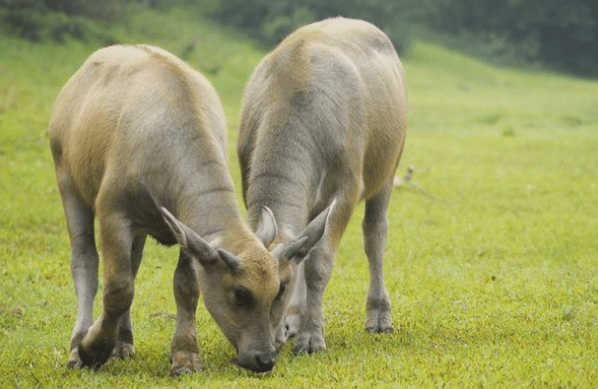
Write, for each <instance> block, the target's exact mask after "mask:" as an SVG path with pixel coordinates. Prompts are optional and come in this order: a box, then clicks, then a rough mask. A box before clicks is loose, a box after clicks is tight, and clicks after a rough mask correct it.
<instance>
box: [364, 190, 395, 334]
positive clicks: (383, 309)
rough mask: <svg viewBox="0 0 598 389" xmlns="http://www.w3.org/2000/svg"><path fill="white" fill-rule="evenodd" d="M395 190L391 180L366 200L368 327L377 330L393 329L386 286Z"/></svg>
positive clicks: (385, 331)
mask: <svg viewBox="0 0 598 389" xmlns="http://www.w3.org/2000/svg"><path fill="white" fill-rule="evenodd" d="M391 193H392V183H388V184H387V185H385V186H384V188H383V189H382V190H381V191H380V193H378V194H377V195H376V196H374V197H372V198H371V199H368V200H366V203H365V215H364V218H363V223H362V227H363V237H364V246H365V253H366V255H367V257H368V261H369V264H370V288H369V291H368V297H367V304H366V311H367V318H366V324H365V327H366V330H367V331H368V332H374V333H390V332H392V331H393V327H392V317H391V312H390V300H389V298H388V293H387V291H386V288H385V287H384V248H385V246H386V236H387V231H388V221H387V219H386V210H387V208H388V203H389V200H390V195H391Z"/></svg>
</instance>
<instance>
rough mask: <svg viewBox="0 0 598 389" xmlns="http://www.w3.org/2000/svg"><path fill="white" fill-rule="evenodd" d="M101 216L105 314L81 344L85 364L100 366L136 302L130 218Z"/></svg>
mask: <svg viewBox="0 0 598 389" xmlns="http://www.w3.org/2000/svg"><path fill="white" fill-rule="evenodd" d="M98 214H100V215H102V217H100V218H99V226H100V237H101V240H102V254H103V258H104V296H103V302H104V306H103V313H102V315H101V316H100V318H98V320H96V322H95V323H94V324H93V325H92V326H91V327H90V328H89V331H88V332H87V335H85V337H84V338H83V340H82V341H81V344H80V345H79V357H80V358H81V361H82V363H83V365H85V366H92V367H99V366H101V365H102V364H104V363H105V362H106V361H107V360H108V359H109V358H110V356H111V355H112V351H113V349H114V347H115V346H116V343H117V340H118V335H119V334H118V330H119V323H120V319H121V317H122V316H123V315H124V314H125V313H126V312H128V310H129V308H130V306H131V303H132V302H133V294H134V284H133V283H134V280H133V271H132V266H131V252H132V246H133V238H134V236H133V233H132V231H131V225H130V221H129V220H128V219H127V218H126V217H125V216H124V215H123V214H121V213H119V212H114V211H112V212H107V213H102V212H100V211H98Z"/></svg>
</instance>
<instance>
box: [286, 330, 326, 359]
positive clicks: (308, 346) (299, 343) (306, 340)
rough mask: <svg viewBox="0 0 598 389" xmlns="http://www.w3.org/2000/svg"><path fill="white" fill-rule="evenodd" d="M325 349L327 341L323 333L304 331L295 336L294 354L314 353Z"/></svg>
mask: <svg viewBox="0 0 598 389" xmlns="http://www.w3.org/2000/svg"><path fill="white" fill-rule="evenodd" d="M318 332H321V331H318ZM324 350H326V342H325V341H324V335H322V334H321V333H313V334H306V333H303V334H299V335H298V336H296V337H295V347H294V348H293V354H294V355H299V354H312V353H315V352H318V351H324Z"/></svg>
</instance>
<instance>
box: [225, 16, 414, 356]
mask: <svg viewBox="0 0 598 389" xmlns="http://www.w3.org/2000/svg"><path fill="white" fill-rule="evenodd" d="M406 114H407V108H406V92H405V77H404V72H403V67H402V65H401V62H400V61H399V58H398V56H397V53H396V52H395V49H394V47H393V45H392V43H391V42H390V40H389V39H388V37H387V36H386V35H385V34H384V33H383V32H382V31H380V30H379V29H378V28H376V27H375V26H373V25H372V24H370V23H367V22H364V21H360V20H352V19H345V18H332V19H327V20H324V21H321V22H318V23H313V24H310V25H308V26H305V27H302V28H299V29H298V30H296V31H295V32H293V33H292V34H290V35H289V36H288V37H287V38H285V39H284V40H283V41H282V42H281V43H280V44H279V45H278V46H277V47H276V48H275V49H274V50H273V51H272V52H271V53H270V54H269V55H268V56H266V57H265V58H264V60H263V61H262V62H261V63H260V64H259V65H258V67H257V68H256V70H255V71H254V74H253V76H252V78H251V80H250V81H249V85H248V87H247V90H246V93H245V99H244V106H243V112H242V116H241V124H240V130H239V138H238V145H237V147H238V149H237V151H238V154H239V159H240V163H241V169H242V170H241V171H242V178H243V196H244V200H245V204H246V206H247V209H248V213H249V224H250V225H251V226H252V228H253V229H254V230H255V231H256V232H257V234H258V235H262V237H263V238H264V241H265V242H266V243H269V242H268V240H267V239H265V236H264V235H263V234H262V232H263V231H268V230H273V229H274V228H275V227H276V228H277V234H276V237H275V239H274V240H273V242H270V243H271V244H278V243H280V242H282V243H284V244H289V242H294V241H297V239H300V238H301V234H302V231H303V230H304V228H305V226H306V225H308V224H309V223H310V222H311V221H312V220H315V219H314V218H316V216H317V215H319V214H320V213H321V212H322V211H323V210H325V209H327V208H328V207H330V214H329V216H328V224H327V226H326V229H325V232H324V236H323V237H322V239H321V240H320V241H319V242H317V244H316V245H315V246H314V247H313V249H312V250H311V251H309V252H306V251H299V252H298V253H297V255H294V256H292V257H291V256H287V257H291V258H289V259H288V260H281V261H280V265H279V270H278V272H279V277H280V280H281V292H280V294H281V296H280V298H281V299H282V300H283V307H285V308H286V313H285V318H284V321H283V322H281V323H277V324H280V325H279V328H278V334H277V340H278V341H279V342H284V341H285V340H286V338H287V337H293V336H294V337H295V349H294V352H295V353H299V352H308V353H311V352H314V351H318V350H323V349H325V348H326V343H325V341H324V317H323V314H322V295H323V294H324V289H325V288H326V285H327V283H328V280H329V279H330V273H331V271H332V265H333V263H334V260H335V257H336V250H337V246H338V243H339V240H340V239H341V236H342V234H343V231H344V230H345V228H346V226H347V222H348V221H349V218H350V217H351V214H352V213H353V209H354V207H355V204H356V203H357V202H358V201H360V200H361V199H364V200H365V217H364V219H363V233H364V242H365V252H366V254H367V257H368V260H369V264H370V277H371V279H370V288H369V292H368V296H367V304H366V310H367V319H366V328H367V330H368V331H370V332H383V333H387V332H391V331H392V330H393V326H392V319H391V310H390V301H389V297H388V293H387V291H386V289H385V286H384V281H383V252H384V247H385V243H386V235H387V229H388V225H387V219H386V210H387V207H388V203H389V199H390V196H391V191H392V187H393V177H394V174H395V171H396V168H397V165H398V164H399V159H400V157H401V153H402V150H403V145H404V142H405V134H406V130H407V119H406ZM264 207H268V209H270V210H271V211H272V212H273V215H274V219H275V221H276V223H274V225H273V226H271V227H270V228H268V227H267V226H265V225H264V223H263V221H264V220H266V221H269V220H268V219H264V218H263V217H261V213H262V210H263V209H264ZM283 287H284V288H283ZM283 289H284V290H285V292H282V290H283Z"/></svg>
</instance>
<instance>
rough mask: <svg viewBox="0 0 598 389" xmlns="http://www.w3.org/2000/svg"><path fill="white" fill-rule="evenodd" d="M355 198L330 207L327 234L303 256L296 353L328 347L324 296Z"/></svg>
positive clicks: (294, 350)
mask: <svg viewBox="0 0 598 389" xmlns="http://www.w3.org/2000/svg"><path fill="white" fill-rule="evenodd" d="M343 200H344V201H343ZM355 202H356V198H355V196H343V197H340V198H338V199H337V204H336V205H335V206H334V208H333V209H332V210H331V211H330V212H331V215H330V219H329V224H328V226H327V228H326V231H325V232H324V236H322V239H321V240H320V242H318V244H317V245H316V246H314V248H313V249H312V250H311V252H310V253H309V255H308V256H307V257H306V258H305V259H304V264H303V266H304V277H303V279H304V282H305V303H304V305H303V307H301V315H300V319H299V321H300V324H299V330H298V333H297V335H296V336H295V347H294V349H293V353H294V354H299V353H313V352H316V351H320V350H325V349H326V342H325V340H324V314H323V311H322V297H323V295H324V290H325V289H326V286H327V285H328V281H329V280H330V275H331V273H332V267H333V265H334V261H335V259H336V248H337V246H338V243H339V241H340V238H341V236H342V234H343V231H344V230H345V228H346V226H347V223H348V222H349V219H350V217H351V214H352V213H353V204H355ZM301 281H302V280H301V279H299V280H297V282H301ZM290 319H291V318H289V320H290ZM287 322H288V321H287Z"/></svg>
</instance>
